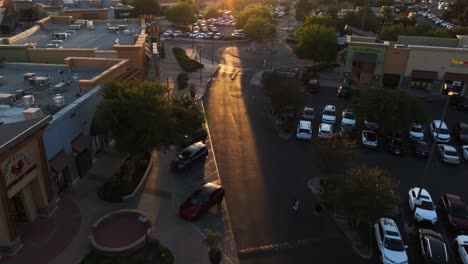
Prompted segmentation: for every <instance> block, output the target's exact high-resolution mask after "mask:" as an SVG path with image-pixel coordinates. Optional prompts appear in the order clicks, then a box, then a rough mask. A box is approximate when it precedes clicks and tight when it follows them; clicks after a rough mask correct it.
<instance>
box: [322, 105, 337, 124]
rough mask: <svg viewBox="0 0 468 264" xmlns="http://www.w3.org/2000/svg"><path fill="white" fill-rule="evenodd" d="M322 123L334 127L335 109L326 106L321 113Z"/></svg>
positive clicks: (332, 106) (331, 106)
mask: <svg viewBox="0 0 468 264" xmlns="http://www.w3.org/2000/svg"><path fill="white" fill-rule="evenodd" d="M322 122H324V123H328V124H332V125H334V124H335V122H336V108H335V106H334V105H326V106H325V108H324V109H323V112H322Z"/></svg>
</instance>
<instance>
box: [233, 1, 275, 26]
mask: <svg viewBox="0 0 468 264" xmlns="http://www.w3.org/2000/svg"><path fill="white" fill-rule="evenodd" d="M253 16H258V17H261V18H264V19H266V20H267V21H268V22H271V21H272V18H273V17H272V14H271V11H270V9H269V8H268V7H266V6H263V5H258V4H251V5H248V6H246V7H245V8H244V9H243V10H242V11H240V12H239V13H237V16H236V19H237V20H236V28H244V26H245V25H246V24H247V21H249V18H250V17H253Z"/></svg>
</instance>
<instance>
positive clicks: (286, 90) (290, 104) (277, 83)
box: [262, 72, 304, 115]
mask: <svg viewBox="0 0 468 264" xmlns="http://www.w3.org/2000/svg"><path fill="white" fill-rule="evenodd" d="M262 83H263V88H264V91H265V94H266V95H267V96H269V97H270V99H271V104H272V106H273V111H274V112H275V113H277V114H279V115H281V114H283V113H284V112H285V111H287V110H288V109H296V110H297V109H299V108H300V107H301V106H302V105H303V104H304V95H303V93H302V91H301V83H300V82H299V81H298V80H294V79H286V78H283V77H277V76H275V75H273V74H272V73H271V72H265V73H264V74H263V77H262Z"/></svg>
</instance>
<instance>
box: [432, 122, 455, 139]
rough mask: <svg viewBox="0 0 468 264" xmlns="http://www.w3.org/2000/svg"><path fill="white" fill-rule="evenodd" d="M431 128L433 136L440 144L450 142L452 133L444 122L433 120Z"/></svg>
mask: <svg viewBox="0 0 468 264" xmlns="http://www.w3.org/2000/svg"><path fill="white" fill-rule="evenodd" d="M429 128H430V129H431V135H432V138H433V139H434V140H436V141H437V142H440V143H448V142H450V139H451V138H450V132H449V130H448V127H447V125H446V124H445V122H444V121H440V120H432V122H431V123H430V124H429ZM437 132H438V133H437Z"/></svg>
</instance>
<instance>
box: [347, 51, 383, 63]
mask: <svg viewBox="0 0 468 264" xmlns="http://www.w3.org/2000/svg"><path fill="white" fill-rule="evenodd" d="M353 61H359V62H368V63H375V62H376V61H377V54H375V53H365V52H355V53H354V55H353Z"/></svg>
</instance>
